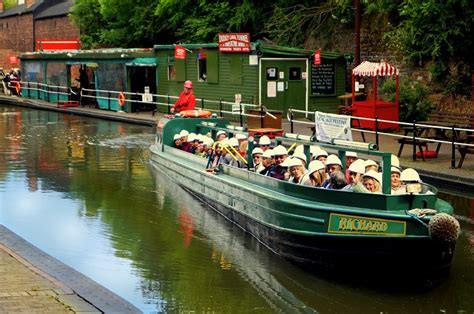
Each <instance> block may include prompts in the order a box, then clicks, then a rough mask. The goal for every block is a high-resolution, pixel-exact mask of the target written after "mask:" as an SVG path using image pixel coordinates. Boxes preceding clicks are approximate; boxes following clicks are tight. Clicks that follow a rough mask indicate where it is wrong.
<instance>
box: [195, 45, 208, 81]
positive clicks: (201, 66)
mask: <svg viewBox="0 0 474 314" xmlns="http://www.w3.org/2000/svg"><path fill="white" fill-rule="evenodd" d="M197 64H198V81H199V82H207V52H206V51H205V50H204V49H201V50H199V51H198V54H197Z"/></svg>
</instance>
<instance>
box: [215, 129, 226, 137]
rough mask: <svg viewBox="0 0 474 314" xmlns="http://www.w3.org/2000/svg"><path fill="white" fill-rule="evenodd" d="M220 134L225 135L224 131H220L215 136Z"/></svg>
mask: <svg viewBox="0 0 474 314" xmlns="http://www.w3.org/2000/svg"><path fill="white" fill-rule="evenodd" d="M221 134H226V133H225V131H222V130H220V131H217V133H216V136H219V135H221ZM226 135H227V134H226Z"/></svg>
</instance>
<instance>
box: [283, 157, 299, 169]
mask: <svg viewBox="0 0 474 314" xmlns="http://www.w3.org/2000/svg"><path fill="white" fill-rule="evenodd" d="M287 159H289V161H288V167H297V166H301V167H302V166H303V163H302V162H301V160H300V159H298V158H287ZM285 161H286V159H285Z"/></svg>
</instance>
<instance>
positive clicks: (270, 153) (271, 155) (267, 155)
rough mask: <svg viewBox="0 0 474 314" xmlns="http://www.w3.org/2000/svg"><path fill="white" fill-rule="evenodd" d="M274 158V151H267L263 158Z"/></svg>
mask: <svg viewBox="0 0 474 314" xmlns="http://www.w3.org/2000/svg"><path fill="white" fill-rule="evenodd" d="M272 157H273V149H267V150H266V151H264V152H263V155H262V158H272Z"/></svg>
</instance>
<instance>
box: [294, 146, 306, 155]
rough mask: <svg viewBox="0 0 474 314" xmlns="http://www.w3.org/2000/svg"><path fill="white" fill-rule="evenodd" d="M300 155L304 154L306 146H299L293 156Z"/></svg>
mask: <svg viewBox="0 0 474 314" xmlns="http://www.w3.org/2000/svg"><path fill="white" fill-rule="evenodd" d="M298 153H303V154H304V145H298V146H296V148H295V152H294V153H293V156H294V155H296V154H298Z"/></svg>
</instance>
